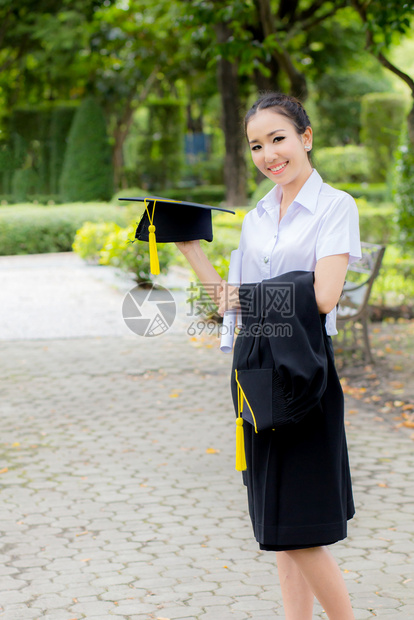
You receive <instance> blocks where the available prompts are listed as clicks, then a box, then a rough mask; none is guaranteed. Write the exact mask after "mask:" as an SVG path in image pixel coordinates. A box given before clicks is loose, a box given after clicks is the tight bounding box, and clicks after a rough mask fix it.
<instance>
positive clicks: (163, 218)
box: [119, 196, 234, 275]
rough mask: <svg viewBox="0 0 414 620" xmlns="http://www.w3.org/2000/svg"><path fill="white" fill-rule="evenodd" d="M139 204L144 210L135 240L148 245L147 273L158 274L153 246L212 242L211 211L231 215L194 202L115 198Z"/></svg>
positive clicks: (157, 198) (156, 256)
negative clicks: (157, 243) (203, 240)
mask: <svg viewBox="0 0 414 620" xmlns="http://www.w3.org/2000/svg"><path fill="white" fill-rule="evenodd" d="M119 200H131V201H138V202H143V203H144V205H145V211H144V213H143V215H142V218H141V220H140V222H139V223H138V227H137V230H136V232H135V239H138V240H139V241H148V242H149V253H150V266H151V273H152V274H154V275H157V274H159V272H160V268H159V263H158V254H157V245H156V242H157V241H159V242H160V243H171V242H174V241H192V240H193V239H205V240H206V241H212V240H213V225H212V220H211V211H212V210H213V209H214V210H215V211H224V212H226V213H233V215H234V211H230V210H229V209H223V208H221V207H212V206H210V205H202V204H199V203H197V202H183V201H182V200H170V199H168V198H159V197H157V196H148V197H147V198H119Z"/></svg>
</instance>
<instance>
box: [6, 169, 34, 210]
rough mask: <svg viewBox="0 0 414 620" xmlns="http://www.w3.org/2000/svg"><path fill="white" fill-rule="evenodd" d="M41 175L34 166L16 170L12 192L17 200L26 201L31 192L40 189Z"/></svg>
mask: <svg viewBox="0 0 414 620" xmlns="http://www.w3.org/2000/svg"><path fill="white" fill-rule="evenodd" d="M39 185H40V182H39V175H38V174H37V172H36V171H35V170H34V169H33V168H23V169H20V170H16V171H15V172H14V174H13V178H12V192H13V197H14V199H15V201H16V202H26V200H28V197H29V194H34V193H36V192H38V191H39Z"/></svg>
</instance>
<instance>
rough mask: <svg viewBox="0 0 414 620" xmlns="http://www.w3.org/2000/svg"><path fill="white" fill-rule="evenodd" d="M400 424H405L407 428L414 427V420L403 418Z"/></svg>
mask: <svg viewBox="0 0 414 620" xmlns="http://www.w3.org/2000/svg"><path fill="white" fill-rule="evenodd" d="M402 426H406V427H407V428H414V420H405V422H403V423H402Z"/></svg>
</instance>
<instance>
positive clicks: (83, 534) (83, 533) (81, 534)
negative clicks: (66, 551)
mask: <svg viewBox="0 0 414 620" xmlns="http://www.w3.org/2000/svg"><path fill="white" fill-rule="evenodd" d="M85 534H89V532H88V531H86V532H80V533H79V534H76V536H85Z"/></svg>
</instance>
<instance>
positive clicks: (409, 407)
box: [402, 403, 414, 411]
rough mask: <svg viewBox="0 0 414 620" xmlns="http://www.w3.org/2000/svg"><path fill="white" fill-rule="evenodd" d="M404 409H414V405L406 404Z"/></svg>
mask: <svg viewBox="0 0 414 620" xmlns="http://www.w3.org/2000/svg"><path fill="white" fill-rule="evenodd" d="M402 409H403V411H412V410H413V409H414V405H412V404H411V403H409V404H408V405H404V406H403V408H402Z"/></svg>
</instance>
